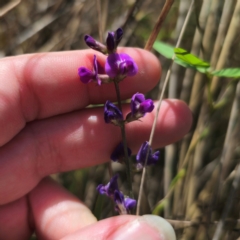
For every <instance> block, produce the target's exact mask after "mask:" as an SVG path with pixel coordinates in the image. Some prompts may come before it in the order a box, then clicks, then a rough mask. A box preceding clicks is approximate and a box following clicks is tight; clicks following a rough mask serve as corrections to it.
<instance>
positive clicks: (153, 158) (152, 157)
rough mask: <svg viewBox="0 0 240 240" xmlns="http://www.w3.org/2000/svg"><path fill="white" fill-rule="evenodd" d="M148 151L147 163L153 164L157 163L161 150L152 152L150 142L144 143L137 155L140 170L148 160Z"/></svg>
mask: <svg viewBox="0 0 240 240" xmlns="http://www.w3.org/2000/svg"><path fill="white" fill-rule="evenodd" d="M147 153H148V158H147V163H146V165H153V164H156V163H157V161H158V159H159V155H160V152H159V151H157V152H155V153H152V148H151V147H150V145H149V143H148V142H147V141H146V142H144V143H143V144H142V146H141V148H140V149H139V151H138V154H137V156H136V161H137V169H138V170H140V169H142V168H143V166H144V164H145V161H146V157H147Z"/></svg>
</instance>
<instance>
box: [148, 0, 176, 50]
mask: <svg viewBox="0 0 240 240" xmlns="http://www.w3.org/2000/svg"><path fill="white" fill-rule="evenodd" d="M173 2H174V0H166V2H165V4H164V6H163V9H162V11H161V13H160V15H159V18H158V20H157V22H156V24H155V26H154V28H153V30H152V33H151V35H150V37H149V38H148V41H147V43H146V45H145V48H144V49H146V50H148V51H151V50H152V46H153V43H154V42H155V40H156V38H157V35H158V33H159V31H160V28H161V26H162V23H163V22H164V20H165V18H166V16H167V14H168V12H169V10H170V8H171V6H172V4H173Z"/></svg>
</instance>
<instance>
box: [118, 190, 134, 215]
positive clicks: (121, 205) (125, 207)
mask: <svg viewBox="0 0 240 240" xmlns="http://www.w3.org/2000/svg"><path fill="white" fill-rule="evenodd" d="M114 202H115V204H116V206H115V209H116V211H118V212H119V214H121V215H122V214H128V213H130V210H131V209H132V208H134V207H135V206H136V203H137V202H136V200H134V199H132V198H129V197H124V195H123V194H122V193H121V192H120V191H119V190H115V192H114Z"/></svg>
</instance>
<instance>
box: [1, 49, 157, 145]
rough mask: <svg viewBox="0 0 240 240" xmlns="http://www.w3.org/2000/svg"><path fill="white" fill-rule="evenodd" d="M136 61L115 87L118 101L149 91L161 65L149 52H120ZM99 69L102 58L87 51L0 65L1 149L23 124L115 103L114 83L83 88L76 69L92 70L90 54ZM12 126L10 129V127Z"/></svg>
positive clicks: (27, 57) (10, 60)
mask: <svg viewBox="0 0 240 240" xmlns="http://www.w3.org/2000/svg"><path fill="white" fill-rule="evenodd" d="M121 51H125V52H127V53H128V54H129V55H131V56H132V57H133V58H134V60H135V61H136V63H137V65H138V67H139V72H138V74H137V75H136V76H134V77H131V78H127V79H125V80H124V81H123V82H121V83H120V88H121V94H122V99H124V98H129V97H131V95H132V94H133V93H135V92H137V91H139V92H143V93H145V92H146V91H148V90H150V89H151V88H153V87H154V86H155V85H156V83H157V81H158V80H159V76H160V65H159V62H158V60H157V59H156V57H155V56H154V55H152V54H151V53H149V52H147V51H144V50H141V49H132V48H124V49H122V50H121ZM94 54H96V55H97V58H98V62H99V64H100V65H101V66H102V68H103V67H104V62H105V60H106V56H104V55H103V54H100V53H96V52H94V51H92V50H82V51H72V52H59V53H42V54H31V55H22V56H18V57H9V58H4V59H1V60H0V75H1V89H0V116H1V117H0V132H1V135H0V146H1V145H3V144H4V143H6V142H7V141H9V140H10V139H11V138H12V137H13V136H14V135H15V134H16V133H17V132H19V131H20V130H21V129H22V128H23V127H24V126H25V123H26V122H29V121H32V120H34V119H41V118H46V117H50V116H54V115H57V114H61V113H66V112H70V111H73V110H76V109H80V108H84V107H85V106H87V105H89V104H94V103H103V102H105V101H106V100H113V99H115V98H116V94H115V91H114V86H113V84H103V85H102V86H101V87H98V86H97V85H96V84H95V83H90V84H83V83H82V82H81V81H80V80H79V76H78V68H79V67H80V66H85V67H87V68H89V69H92V68H93V63H92V60H93V55H94ZM9 123H11V124H9Z"/></svg>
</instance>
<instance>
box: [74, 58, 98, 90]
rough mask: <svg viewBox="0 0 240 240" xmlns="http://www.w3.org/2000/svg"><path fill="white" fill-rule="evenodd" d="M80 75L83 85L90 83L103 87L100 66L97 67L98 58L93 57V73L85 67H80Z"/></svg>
mask: <svg viewBox="0 0 240 240" xmlns="http://www.w3.org/2000/svg"><path fill="white" fill-rule="evenodd" d="M78 75H79V77H80V80H81V81H82V82H83V83H89V82H92V81H94V82H97V84H98V85H99V86H100V85H101V79H100V78H99V76H98V65H97V56H96V55H94V57H93V71H91V70H89V69H87V68H85V67H80V68H79V69H78Z"/></svg>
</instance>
